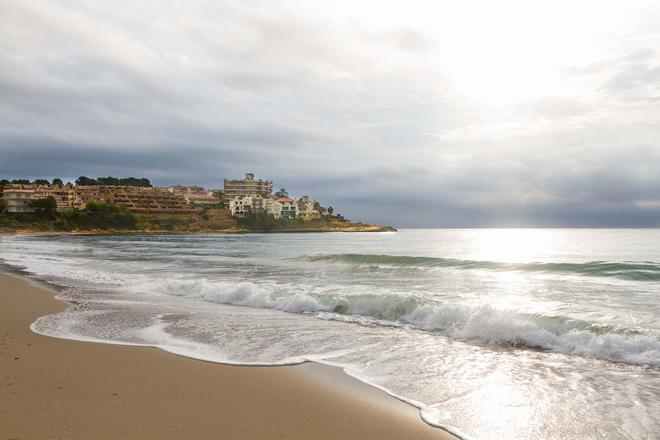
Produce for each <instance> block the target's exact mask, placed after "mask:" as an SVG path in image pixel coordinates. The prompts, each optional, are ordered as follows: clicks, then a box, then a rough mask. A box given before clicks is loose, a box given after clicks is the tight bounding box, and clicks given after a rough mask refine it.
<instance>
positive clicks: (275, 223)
mask: <svg viewBox="0 0 660 440" xmlns="http://www.w3.org/2000/svg"><path fill="white" fill-rule="evenodd" d="M394 231H396V229H395V228H393V227H391V226H382V225H372V224H363V223H353V222H351V221H350V220H345V219H337V218H334V217H326V218H322V219H318V220H312V221H302V220H298V219H294V220H285V219H279V220H273V219H262V218H256V219H251V218H248V219H245V218H244V219H237V218H234V217H232V216H231V215H230V214H229V212H228V211H227V210H225V209H221V208H210V209H205V210H204V211H203V212H202V213H201V214H199V215H192V214H133V213H130V212H128V211H126V210H123V209H118V208H114V207H113V208H109V207H107V206H97V207H95V208H94V209H91V210H86V211H74V212H65V213H56V214H53V215H48V216H43V215H38V214H8V213H3V214H0V232H5V233H32V232H61V233H83V234H85V233H99V234H103V233H181V234H185V233H250V232H259V233H276V232H286V233H303V232H394Z"/></svg>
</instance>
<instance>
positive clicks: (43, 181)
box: [32, 179, 50, 185]
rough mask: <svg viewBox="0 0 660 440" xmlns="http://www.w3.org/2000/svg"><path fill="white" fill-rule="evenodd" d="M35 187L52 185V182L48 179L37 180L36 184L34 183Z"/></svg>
mask: <svg viewBox="0 0 660 440" xmlns="http://www.w3.org/2000/svg"><path fill="white" fill-rule="evenodd" d="M32 184H33V185H50V182H49V181H48V180H46V179H35V180H34V182H32Z"/></svg>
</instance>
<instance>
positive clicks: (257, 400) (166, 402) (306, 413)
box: [0, 273, 454, 440]
mask: <svg viewBox="0 0 660 440" xmlns="http://www.w3.org/2000/svg"><path fill="white" fill-rule="evenodd" d="M65 307H66V304H65V303H63V302H61V301H58V300H55V299H54V298H53V292H52V291H50V290H47V289H45V288H42V287H40V286H38V285H35V284H34V283H31V282H29V281H27V280H25V279H22V278H19V277H15V276H11V275H6V274H1V273H0V379H1V382H0V389H1V390H2V391H1V392H0V439H3V440H4V439H211V438H212V439H268V440H271V439H287V440H290V439H379V440H380V439H382V440H384V439H453V438H454V437H453V436H451V435H449V434H448V433H446V432H444V431H442V430H440V429H437V428H432V427H430V426H428V425H426V424H425V423H424V422H423V421H422V420H421V419H420V417H419V412H418V410H417V409H415V408H413V407H411V406H409V405H407V404H405V403H403V402H400V401H398V400H396V399H394V398H392V397H390V396H388V395H386V394H385V393H383V392H381V391H379V390H377V389H375V388H372V387H370V386H368V385H365V384H363V383H361V382H359V381H357V380H354V379H352V378H350V377H349V376H347V375H345V374H343V373H342V372H340V371H339V370H337V369H334V368H330V367H324V366H321V365H316V364H304V365H300V366H292V367H239V366H230V365H221V364H214V363H208V362H201V361H197V360H193V359H187V358H184V357H180V356H175V355H172V354H169V353H166V352H164V351H162V350H159V349H156V348H145V347H129V346H119V345H107V344H95V343H87V342H79V341H70V340H65V339H57V338H51V337H47V336H42V335H38V334H35V333H33V332H32V331H31V330H30V329H29V325H30V324H31V323H32V322H33V321H34V320H35V319H36V318H37V317H39V316H43V315H46V314H49V313H55V312H57V311H59V310H63V309H64V308H65Z"/></svg>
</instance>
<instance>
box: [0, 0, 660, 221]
mask: <svg viewBox="0 0 660 440" xmlns="http://www.w3.org/2000/svg"><path fill="white" fill-rule="evenodd" d="M245 171H253V172H254V173H255V174H256V175H257V177H261V178H272V179H273V180H274V181H275V186H276V187H277V188H279V187H286V188H287V189H288V190H289V192H290V193H292V194H293V195H297V196H298V195H302V194H310V195H311V196H312V197H315V198H317V199H319V200H320V201H322V202H323V204H324V205H332V206H334V207H335V209H336V210H338V211H340V212H342V213H344V214H345V215H346V216H347V217H349V218H351V219H354V220H361V221H370V222H380V223H388V224H393V225H396V226H402V227H430V226H450V227H454V226H660V2H658V1H657V0H654V1H635V0H629V1H625V2H623V1H618V0H617V1H602V0H600V1H596V0H593V1H591V0H580V1H574V0H573V1H561V0H560V1H557V0H554V1H546V2H541V1H493V0H483V1H460V2H459V1H455V2H431V1H417V0H407V1H405V2H382V1H359V0H352V1H348V0H334V1H332V2H330V1H310V0H299V1H295V0H283V1H272V0H268V1H259V0H256V1H247V0H244V1H223V0H211V1H185V2H180V1H163V0H154V1H130V2H129V1H126V2H120V1H102V0H101V1H65V0H62V1H40V0H35V1H25V0H17V1H12V0H0V178H10V179H11V178H19V177H27V178H37V177H46V178H53V177H61V178H63V179H65V180H66V179H75V177H77V176H78V175H87V176H92V177H97V176H106V175H112V176H115V177H128V176H135V177H148V178H150V179H151V180H152V182H153V183H155V184H158V185H168V184H176V183H182V184H201V185H204V186H206V187H211V188H215V187H221V186H222V179H223V178H224V177H240V176H242V175H243V173H244V172H245Z"/></svg>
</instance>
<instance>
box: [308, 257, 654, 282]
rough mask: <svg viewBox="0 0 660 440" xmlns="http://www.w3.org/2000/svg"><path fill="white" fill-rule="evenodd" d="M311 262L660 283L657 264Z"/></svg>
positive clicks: (373, 259)
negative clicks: (592, 277) (547, 274)
mask: <svg viewBox="0 0 660 440" xmlns="http://www.w3.org/2000/svg"><path fill="white" fill-rule="evenodd" d="M305 259H306V260H308V261H329V262H337V263H345V264H351V265H356V266H383V267H419V268H424V267H428V268H436V267H445V268H453V269H463V270H469V269H481V270H492V271H523V272H556V273H567V274H577V275H585V276H594V277H614V278H621V279H625V280H634V281H660V264H657V263H653V262H609V261H590V262H586V263H542V262H533V263H510V262H500V261H481V260H461V259H455V258H436V257H411V256H405V255H382V254H333V255H317V256H311V257H306V258H305Z"/></svg>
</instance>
